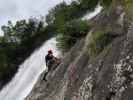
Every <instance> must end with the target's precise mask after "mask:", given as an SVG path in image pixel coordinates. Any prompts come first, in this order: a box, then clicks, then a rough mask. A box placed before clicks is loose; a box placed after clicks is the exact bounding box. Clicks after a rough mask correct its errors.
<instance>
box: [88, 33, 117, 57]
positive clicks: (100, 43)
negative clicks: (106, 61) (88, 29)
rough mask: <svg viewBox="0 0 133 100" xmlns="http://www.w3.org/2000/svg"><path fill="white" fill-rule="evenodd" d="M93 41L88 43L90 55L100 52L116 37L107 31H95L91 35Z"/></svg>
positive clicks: (93, 55)
mask: <svg viewBox="0 0 133 100" xmlns="http://www.w3.org/2000/svg"><path fill="white" fill-rule="evenodd" d="M91 38H92V41H91V43H90V44H89V45H88V49H89V55H90V56H91V57H95V56H96V55H97V54H99V53H100V52H101V51H102V50H103V49H104V48H105V47H106V46H107V45H108V44H109V43H110V42H111V41H112V39H114V36H112V35H110V34H108V33H105V32H101V31H99V32H95V33H93V34H92V36H91Z"/></svg>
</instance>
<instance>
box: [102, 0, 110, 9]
mask: <svg viewBox="0 0 133 100" xmlns="http://www.w3.org/2000/svg"><path fill="white" fill-rule="evenodd" d="M111 2H112V0H101V1H100V3H101V5H102V6H103V7H104V8H105V9H106V8H108V7H109V6H110V4H111Z"/></svg>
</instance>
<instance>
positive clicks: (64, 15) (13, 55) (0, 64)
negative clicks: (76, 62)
mask: <svg viewBox="0 0 133 100" xmlns="http://www.w3.org/2000/svg"><path fill="white" fill-rule="evenodd" d="M109 1H110V0H102V4H103V5H106V6H108V5H109V3H110V2H109ZM98 3H99V0H77V1H72V3H71V4H70V5H67V4H66V3H65V2H62V3H60V4H58V5H56V6H55V7H54V8H52V9H51V10H49V13H48V14H47V16H46V20H45V21H46V23H47V26H45V27H44V21H43V20H37V19H36V18H31V19H29V20H20V21H17V22H16V23H15V25H14V24H12V22H11V21H9V22H8V25H4V26H2V30H3V32H4V37H0V80H4V82H6V81H8V79H10V78H11V77H12V76H13V74H14V73H15V72H16V71H17V68H18V64H20V63H22V62H23V61H24V59H25V58H26V57H28V56H29V55H30V53H31V52H32V51H33V50H34V49H35V48H37V46H40V45H41V43H43V42H44V41H45V40H46V39H48V38H50V37H51V36H53V35H57V42H58V43H57V46H58V47H59V48H60V49H61V50H62V51H63V52H66V51H68V50H69V49H70V48H71V47H72V46H73V45H74V44H75V43H76V41H78V40H80V39H81V38H82V37H85V36H86V34H87V33H88V31H89V30H90V25H89V22H88V21H83V20H81V18H82V17H83V16H84V15H85V14H86V13H88V12H90V11H92V10H94V8H95V7H96V5H97V4H98ZM110 40H111V39H110V37H109V36H108V35H107V34H105V33H102V32H98V33H94V34H93V42H92V44H91V45H90V48H89V51H90V54H91V55H96V54H98V53H99V52H100V51H101V50H102V49H103V48H104V47H105V46H106V45H107V44H108V43H109V41H110Z"/></svg>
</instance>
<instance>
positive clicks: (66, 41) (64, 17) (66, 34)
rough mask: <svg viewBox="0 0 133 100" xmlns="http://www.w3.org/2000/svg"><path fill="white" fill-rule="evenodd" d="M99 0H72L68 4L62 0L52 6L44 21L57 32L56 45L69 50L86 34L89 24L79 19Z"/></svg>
mask: <svg viewBox="0 0 133 100" xmlns="http://www.w3.org/2000/svg"><path fill="white" fill-rule="evenodd" d="M98 1H99V0H78V1H72V3H71V4H70V5H67V4H66V3H65V2H62V3H60V4H58V5H56V6H55V7H54V8H52V9H51V10H50V11H49V13H48V15H47V16H46V22H47V24H48V26H49V25H51V26H54V31H55V33H57V35H58V38H57V41H58V44H57V46H58V47H59V48H60V49H62V50H65V49H66V50H69V49H70V48H71V47H72V46H73V44H74V43H75V42H76V41H77V40H78V39H80V38H82V37H83V36H85V35H86V33H87V31H88V29H89V26H88V23H87V22H85V21H81V20H79V19H80V18H81V17H82V16H83V15H85V14H86V13H87V12H88V11H91V10H93V9H94V8H95V6H96V5H97V4H98Z"/></svg>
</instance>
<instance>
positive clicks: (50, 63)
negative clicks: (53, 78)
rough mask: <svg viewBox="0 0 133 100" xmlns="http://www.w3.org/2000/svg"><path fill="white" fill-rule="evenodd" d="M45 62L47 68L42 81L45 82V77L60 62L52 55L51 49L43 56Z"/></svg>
mask: <svg viewBox="0 0 133 100" xmlns="http://www.w3.org/2000/svg"><path fill="white" fill-rule="evenodd" d="M45 62H46V67H47V69H48V70H47V72H46V73H45V75H44V78H43V79H44V80H46V75H47V74H48V72H49V71H51V69H53V70H54V69H55V68H56V67H57V66H58V65H59V64H60V60H59V59H58V58H57V57H55V56H54V55H53V51H52V50H51V49H49V50H48V54H47V55H46V56H45Z"/></svg>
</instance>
